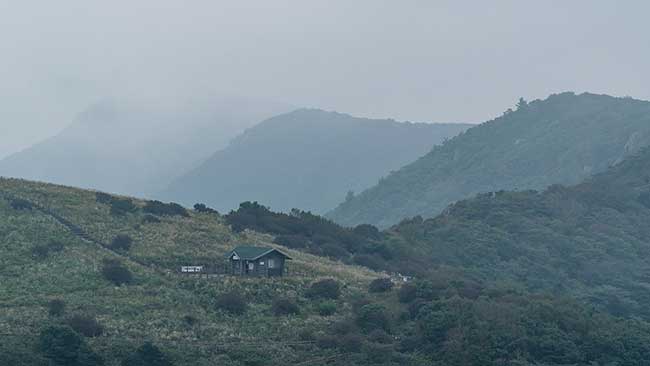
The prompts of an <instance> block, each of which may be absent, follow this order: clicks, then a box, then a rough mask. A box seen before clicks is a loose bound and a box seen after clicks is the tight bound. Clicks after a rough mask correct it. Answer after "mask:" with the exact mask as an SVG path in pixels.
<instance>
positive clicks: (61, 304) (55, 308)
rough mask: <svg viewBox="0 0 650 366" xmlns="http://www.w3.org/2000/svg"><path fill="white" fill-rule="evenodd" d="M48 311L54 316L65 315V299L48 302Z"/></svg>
mask: <svg viewBox="0 0 650 366" xmlns="http://www.w3.org/2000/svg"><path fill="white" fill-rule="evenodd" d="M47 313H48V314H49V315H50V316H53V317H58V316H61V315H63V314H64V313H65V301H63V300H61V299H54V300H50V302H48V303H47Z"/></svg>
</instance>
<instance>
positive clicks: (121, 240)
mask: <svg viewBox="0 0 650 366" xmlns="http://www.w3.org/2000/svg"><path fill="white" fill-rule="evenodd" d="M132 244H133V239H132V238H131V237H130V236H128V235H125V234H119V235H117V236H115V237H114V238H113V240H112V241H111V244H110V245H109V247H110V248H111V249H112V250H117V251H121V252H128V251H129V250H130V249H131V245H132Z"/></svg>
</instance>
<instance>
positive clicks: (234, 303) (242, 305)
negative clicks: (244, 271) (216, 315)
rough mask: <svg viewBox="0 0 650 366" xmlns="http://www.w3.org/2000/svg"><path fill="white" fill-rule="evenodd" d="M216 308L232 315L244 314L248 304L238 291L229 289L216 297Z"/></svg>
mask: <svg viewBox="0 0 650 366" xmlns="http://www.w3.org/2000/svg"><path fill="white" fill-rule="evenodd" d="M216 305H217V309H220V310H223V311H225V312H228V313H230V314H233V315H241V314H244V313H245V312H246V310H247V308H248V304H247V303H246V300H245V299H244V297H243V296H242V295H240V294H239V292H236V291H231V292H227V293H225V294H222V295H220V296H219V297H217V301H216Z"/></svg>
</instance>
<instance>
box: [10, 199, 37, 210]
mask: <svg viewBox="0 0 650 366" xmlns="http://www.w3.org/2000/svg"><path fill="white" fill-rule="evenodd" d="M9 205H10V206H11V208H13V209H14V210H31V209H32V208H33V207H34V206H33V205H32V203H31V202H29V201H27V200H24V199H22V198H15V199H13V200H11V202H10V203H9Z"/></svg>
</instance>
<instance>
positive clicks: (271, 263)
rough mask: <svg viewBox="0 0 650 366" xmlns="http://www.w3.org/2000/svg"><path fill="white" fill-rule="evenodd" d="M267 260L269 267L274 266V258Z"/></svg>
mask: <svg viewBox="0 0 650 366" xmlns="http://www.w3.org/2000/svg"><path fill="white" fill-rule="evenodd" d="M268 262H269V268H275V260H273V259H269V260H268Z"/></svg>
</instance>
